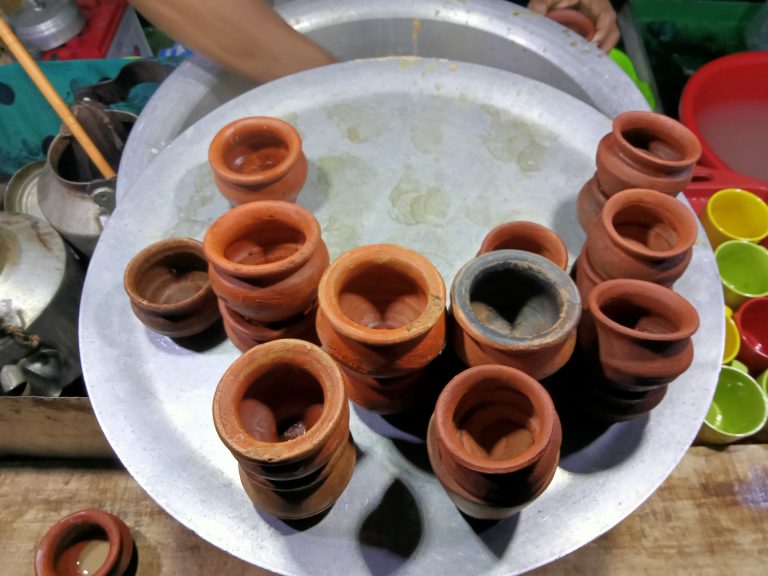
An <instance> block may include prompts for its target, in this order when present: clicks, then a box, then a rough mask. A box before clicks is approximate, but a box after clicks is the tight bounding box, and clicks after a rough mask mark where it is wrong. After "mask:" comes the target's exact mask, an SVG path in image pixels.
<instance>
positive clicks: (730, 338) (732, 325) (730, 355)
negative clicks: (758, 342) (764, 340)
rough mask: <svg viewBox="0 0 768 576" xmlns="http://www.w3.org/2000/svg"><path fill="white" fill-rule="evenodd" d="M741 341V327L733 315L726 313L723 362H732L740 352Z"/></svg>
mask: <svg viewBox="0 0 768 576" xmlns="http://www.w3.org/2000/svg"><path fill="white" fill-rule="evenodd" d="M740 347H741V341H740V337H739V329H738V327H737V326H736V322H735V321H734V320H733V318H732V316H731V315H729V314H727V313H726V315H725V346H724V347H723V364H730V363H731V362H732V361H733V359H734V358H736V356H737V355H738V353H739V348H740Z"/></svg>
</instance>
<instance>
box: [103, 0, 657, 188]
mask: <svg viewBox="0 0 768 576" xmlns="http://www.w3.org/2000/svg"><path fill="white" fill-rule="evenodd" d="M275 6H276V9H277V10H278V12H280V14H281V15H282V17H283V18H284V19H285V20H286V21H287V22H288V23H289V24H290V25H291V26H293V27H294V28H295V29H296V30H298V31H299V32H301V33H302V34H305V35H307V36H308V37H309V38H311V39H312V40H314V41H315V42H317V43H318V44H319V45H320V46H322V47H323V48H325V49H326V50H328V51H329V52H330V53H331V54H333V55H334V56H335V57H336V58H337V59H338V60H339V61H347V60H354V59H358V58H375V57H382V56H422V57H431V58H450V59H452V60H460V61H462V62H472V63H475V64H482V65H484V66H492V67H494V68H499V69H501V70H508V71H510V72H515V73H517V74H522V75H523V76H527V77H528V78H533V79H534V80H540V81H541V82H544V83H546V84H549V85H550V86H554V87H555V88H558V89H559V90H562V91H564V92H567V93H568V94H570V95H571V96H575V97H576V98H578V99H580V100H582V101H583V102H586V103H587V104H590V105H592V106H594V107H595V108H597V109H598V110H600V111H601V112H603V113H604V114H606V115H608V116H610V117H614V116H616V115H617V114H619V113H620V112H624V111H626V110H634V109H645V108H646V107H647V104H646V102H645V100H644V99H643V96H642V95H641V94H640V92H639V91H638V90H637V88H635V85H634V84H632V81H631V80H630V79H629V77H628V76H627V75H626V74H625V73H624V71H623V70H621V69H620V68H619V67H618V66H616V65H615V64H614V63H613V61H612V60H611V59H610V58H608V57H607V56H606V55H605V54H604V53H603V52H602V51H601V50H599V49H598V48H597V47H596V46H595V45H594V44H591V43H589V42H587V41H585V40H584V39H582V38H581V37H580V36H578V35H577V34H575V33H573V32H571V31H570V30H568V29H567V28H563V27H562V26H560V25H558V24H556V23H555V22H553V21H551V20H549V19H548V18H544V17H542V16H540V15H539V14H535V13H533V12H529V11H528V10H526V9H525V8H523V7H522V6H519V5H517V4H513V3H510V2H503V1H501V0H386V2H361V1H360V0H283V1H278V2H275ZM251 88H253V84H252V83H251V82H248V81H247V80H245V79H243V78H240V77H238V76H237V75H235V74H233V73H231V72H228V71H226V70H224V69H222V68H220V67H219V66H216V65H215V64H213V63H211V62H209V61H206V60H204V59H203V58H200V57H194V58H190V59H188V60H186V61H185V62H184V63H183V64H182V65H181V66H179V68H178V69H177V70H176V71H174V73H173V74H171V76H170V77H169V78H168V79H167V80H166V81H165V82H163V84H162V85H161V86H160V88H159V89H158V91H157V92H156V93H155V95H154V96H153V98H152V100H150V102H149V103H148V104H147V106H146V107H145V108H144V111H143V112H142V114H141V116H140V117H139V120H138V121H137V122H136V124H135V126H134V127H133V130H132V131H131V137H130V138H129V139H128V143H127V144H126V147H125V151H124V152H123V156H122V161H121V164H120V170H119V172H118V175H117V198H118V202H119V201H120V200H121V199H122V198H123V196H124V195H125V194H126V193H127V192H128V190H130V189H131V187H132V186H133V183H134V182H135V181H136V179H137V178H138V177H139V176H140V175H141V173H142V172H144V170H145V169H146V166H147V165H148V164H150V163H151V162H152V161H153V160H154V159H155V157H156V156H157V154H159V153H160V151H161V150H162V149H163V148H165V146H167V145H168V144H170V143H171V142H173V139H174V138H175V137H176V136H177V135H178V134H180V133H181V132H183V131H184V130H185V129H186V128H188V127H189V126H190V125H192V124H193V123H194V122H196V121H197V120H199V119H200V118H202V117H203V116H204V115H205V114H207V113H208V112H211V111H212V110H214V109H215V108H217V107H219V106H221V105H223V104H224V103H225V102H228V101H229V100H231V99H232V98H234V97H236V96H239V95H240V94H243V93H244V92H246V91H247V90H249V89H251Z"/></svg>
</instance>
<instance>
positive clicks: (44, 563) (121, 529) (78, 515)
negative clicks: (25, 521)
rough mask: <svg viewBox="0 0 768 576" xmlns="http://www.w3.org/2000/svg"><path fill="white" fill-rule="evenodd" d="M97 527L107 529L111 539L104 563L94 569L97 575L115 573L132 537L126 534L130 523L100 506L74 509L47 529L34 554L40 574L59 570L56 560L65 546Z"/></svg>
mask: <svg viewBox="0 0 768 576" xmlns="http://www.w3.org/2000/svg"><path fill="white" fill-rule="evenodd" d="M90 528H98V529H101V530H102V531H104V533H105V534H106V536H107V541H108V543H109V550H108V552H107V557H106V558H105V560H104V562H103V563H102V565H101V567H99V569H98V570H97V571H96V572H94V576H107V575H108V574H111V573H112V570H114V569H115V567H116V566H117V563H118V561H119V559H120V558H119V557H120V554H121V552H122V550H123V546H124V545H127V544H130V546H131V547H132V546H133V543H132V540H131V541H130V542H124V538H123V534H125V533H127V534H130V531H129V530H128V527H127V526H126V525H125V524H124V523H123V521H122V520H120V519H119V518H118V517H116V516H113V515H112V514H109V513H108V512H105V511H104V510H98V509H96V508H87V509H85V510H79V511H77V512H73V513H72V514H69V515H68V516H65V517H64V518H61V519H60V520H59V521H58V522H56V523H55V524H54V525H53V526H52V527H51V528H50V529H49V530H48V532H46V533H45V535H44V536H43V538H42V539H41V540H40V543H39V544H38V546H37V554H36V556H35V569H36V572H37V574H39V575H40V576H48V575H51V576H52V575H54V574H56V560H57V559H58V557H59V556H60V555H61V553H62V552H64V550H66V548H65V547H64V545H65V544H67V542H68V541H70V539H72V538H75V537H77V535H78V534H80V533H82V532H84V531H86V530H88V529H90Z"/></svg>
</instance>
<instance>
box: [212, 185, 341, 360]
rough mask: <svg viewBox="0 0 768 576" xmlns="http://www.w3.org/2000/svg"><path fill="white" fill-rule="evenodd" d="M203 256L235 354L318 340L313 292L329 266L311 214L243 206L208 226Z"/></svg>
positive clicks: (273, 205)
mask: <svg viewBox="0 0 768 576" xmlns="http://www.w3.org/2000/svg"><path fill="white" fill-rule="evenodd" d="M203 248H204V250H205V256H206V258H207V259H208V263H209V270H208V275H209V277H210V281H211V286H212V288H213V290H214V292H215V293H216V295H217V296H218V298H219V309H220V310H221V315H222V318H223V320H224V328H225V329H226V331H227V335H228V336H229V338H230V340H232V342H233V343H234V344H235V345H236V346H237V347H238V348H239V349H240V350H242V351H246V350H248V349H250V348H252V347H253V346H256V345H258V344H261V343H264V342H269V341H271V340H277V339H280V338H299V339H303V340H310V341H313V340H315V339H316V336H315V331H314V318H315V310H316V308H317V306H316V304H317V287H318V284H319V282H320V278H321V276H322V275H323V272H324V271H325V269H326V268H327V267H328V262H329V258H328V249H327V248H326V246H325V243H324V242H323V240H322V238H321V237H320V225H319V224H318V222H317V220H315V218H314V216H312V214H311V213H310V212H309V211H307V210H306V209H305V208H302V207H301V206H298V205H297V204H293V203H289V202H282V201H278V200H265V201H262V202H250V203H247V204H243V205H241V206H238V207H236V208H233V209H232V210H229V211H228V212H226V213H225V214H224V215H222V216H221V217H220V218H219V219H217V220H216V221H215V222H214V223H213V224H211V226H210V228H209V229H208V232H207V233H206V235H205V239H204V242H203Z"/></svg>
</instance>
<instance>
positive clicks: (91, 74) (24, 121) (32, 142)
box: [0, 58, 179, 182]
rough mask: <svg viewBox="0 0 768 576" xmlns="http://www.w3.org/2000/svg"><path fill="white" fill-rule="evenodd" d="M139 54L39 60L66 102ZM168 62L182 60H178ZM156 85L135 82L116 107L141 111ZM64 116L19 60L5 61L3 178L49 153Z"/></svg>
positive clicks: (0, 138) (0, 110)
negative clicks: (123, 99) (46, 97)
mask: <svg viewBox="0 0 768 576" xmlns="http://www.w3.org/2000/svg"><path fill="white" fill-rule="evenodd" d="M134 61H135V58H130V59H129V58H116V59H110V60H59V61H51V62H38V64H39V65H40V68H41V69H42V71H43V73H44V74H45V75H46V76H47V77H48V80H49V81H50V82H51V84H53V87H54V88H55V89H56V91H57V92H58V93H59V96H61V97H62V98H63V99H64V101H65V102H66V103H67V104H72V100H73V94H74V92H75V91H76V90H79V89H80V88H83V87H85V86H90V85H92V84H96V83H98V82H101V81H102V80H106V79H110V78H114V77H115V76H117V74H118V73H119V72H120V70H121V69H122V67H123V66H124V65H126V64H128V63H130V62H134ZM163 62H164V63H170V64H178V62H179V61H178V60H177V59H176V60H171V61H170V62H168V61H166V60H163ZM156 89H157V84H156V83H146V84H139V85H138V86H135V87H134V88H133V89H132V90H131V92H130V94H129V95H128V98H127V100H126V101H125V102H121V103H118V104H116V105H113V106H112V108H115V109H118V110H125V111H127V112H132V113H134V114H137V115H138V114H139V113H140V112H141V110H142V108H143V107H144V105H145V104H146V103H147V100H149V98H150V96H152V94H153V93H154V91H155V90H156ZM60 126H61V120H60V119H59V117H58V116H57V115H56V112H54V111H53V109H52V108H51V107H50V105H49V104H48V102H47V101H46V100H45V98H43V96H42V94H40V92H39V91H38V90H37V87H36V86H35V85H34V83H33V82H32V81H31V80H30V79H29V76H27V74H26V72H24V70H23V69H22V68H21V66H20V65H19V64H15V63H14V64H7V65H5V66H0V182H4V181H7V180H8V179H10V177H11V176H12V175H13V173H14V172H16V171H17V170H19V169H20V168H21V167H23V166H25V165H26V164H29V163H30V162H34V161H36V160H41V159H43V158H45V154H46V152H47V151H48V146H49V145H50V143H51V141H52V140H53V137H54V136H55V135H56V134H58V132H59V127H60Z"/></svg>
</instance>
